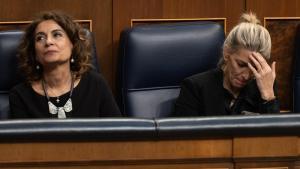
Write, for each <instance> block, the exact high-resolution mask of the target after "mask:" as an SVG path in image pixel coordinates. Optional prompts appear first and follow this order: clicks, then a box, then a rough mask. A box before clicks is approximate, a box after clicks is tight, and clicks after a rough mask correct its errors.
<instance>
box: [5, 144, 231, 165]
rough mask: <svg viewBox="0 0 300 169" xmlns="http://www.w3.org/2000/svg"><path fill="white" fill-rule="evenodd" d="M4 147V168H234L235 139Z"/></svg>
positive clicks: (10, 145) (8, 145)
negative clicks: (233, 141) (232, 160)
mask: <svg viewBox="0 0 300 169" xmlns="http://www.w3.org/2000/svg"><path fill="white" fill-rule="evenodd" d="M0 150H1V154H2V155H1V156H0V168H1V166H2V167H4V168H8V167H12V168H13V167H16V166H20V167H21V166H23V167H25V166H27V167H28V166H29V167H32V168H34V167H39V168H44V167H46V166H48V167H49V166H50V167H52V168H60V167H61V168H76V166H77V167H78V166H98V167H99V166H101V168H114V167H115V168H139V167H140V168H173V167H175V168H180V167H183V168H191V169H194V168H196V167H199V168H203V169H204V168H205V169H207V168H216V169H218V168H219V169H221V168H222V169H225V168H227V169H229V168H232V164H231V163H230V157H231V155H232V140H231V139H206V140H172V141H168V140H166V141H114V142H57V143H55V142H52V143H51V142H44V143H41V142H35V143H0ZM62 166H69V167H62ZM201 166H202V167H201ZM87 168H88V167H87Z"/></svg>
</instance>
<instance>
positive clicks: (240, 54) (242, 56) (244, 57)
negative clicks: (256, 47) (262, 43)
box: [232, 49, 252, 62]
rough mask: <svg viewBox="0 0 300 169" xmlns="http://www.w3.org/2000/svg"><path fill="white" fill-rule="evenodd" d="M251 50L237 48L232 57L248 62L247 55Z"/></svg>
mask: <svg viewBox="0 0 300 169" xmlns="http://www.w3.org/2000/svg"><path fill="white" fill-rule="evenodd" d="M251 53H252V51H251V50H247V49H239V50H238V51H237V52H235V53H234V54H233V55H232V58H233V59H236V60H240V61H244V62H249V56H250V55H251Z"/></svg>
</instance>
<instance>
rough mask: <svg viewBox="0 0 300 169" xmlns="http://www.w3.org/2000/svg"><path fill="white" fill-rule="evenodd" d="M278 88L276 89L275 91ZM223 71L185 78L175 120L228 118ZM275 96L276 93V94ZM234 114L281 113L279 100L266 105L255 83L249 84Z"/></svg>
mask: <svg viewBox="0 0 300 169" xmlns="http://www.w3.org/2000/svg"><path fill="white" fill-rule="evenodd" d="M275 89H276V87H274V90H275ZM225 92H226V89H224V87H223V71H222V70H221V69H218V68H217V69H214V70H210V71H207V72H204V73H200V74H196V75H194V76H191V77H189V78H186V79H185V80H184V81H183V83H182V86H181V91H180V95H179V97H178V99H177V101H176V105H175V116H215V115H228V112H226V110H225V96H224V95H225ZM275 95H277V91H276V90H275ZM235 104H236V106H234V107H235V108H234V110H233V112H232V114H242V112H243V111H249V112H256V113H278V112H279V102H278V100H277V99H275V100H272V101H270V102H265V101H264V100H263V99H261V96H260V92H259V90H258V88H257V85H256V81H255V80H252V81H250V82H249V83H248V84H247V85H246V86H245V87H244V88H243V89H242V90H241V92H240V95H239V97H238V99H237V101H236V103H235Z"/></svg>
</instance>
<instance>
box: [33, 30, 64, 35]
mask: <svg viewBox="0 0 300 169" xmlns="http://www.w3.org/2000/svg"><path fill="white" fill-rule="evenodd" d="M52 32H64V31H63V30H62V29H54V30H52V31H51V33H52ZM37 35H46V34H45V33H44V32H38V33H36V34H35V36H37Z"/></svg>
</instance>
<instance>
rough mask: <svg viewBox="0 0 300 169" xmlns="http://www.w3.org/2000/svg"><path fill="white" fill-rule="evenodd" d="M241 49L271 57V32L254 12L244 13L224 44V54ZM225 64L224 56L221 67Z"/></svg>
mask: <svg viewBox="0 0 300 169" xmlns="http://www.w3.org/2000/svg"><path fill="white" fill-rule="evenodd" d="M240 49H247V50H250V51H254V52H259V53H260V54H261V55H262V56H263V57H264V58H265V59H266V60H268V59H270V57H271V56H270V55H271V37H270V34H269V32H268V30H267V29H266V28H264V27H263V26H261V25H260V21H259V20H258V19H257V17H256V15H255V14H254V13H252V12H249V13H244V14H242V16H241V18H240V22H239V24H238V25H236V26H235V27H234V28H233V29H232V30H231V31H230V32H229V34H228V36H227V37H226V39H225V41H224V44H223V55H224V54H233V53H235V52H237V51H238V50H240ZM223 65H224V59H223V57H222V58H221V59H220V61H219V67H222V66H223Z"/></svg>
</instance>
